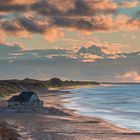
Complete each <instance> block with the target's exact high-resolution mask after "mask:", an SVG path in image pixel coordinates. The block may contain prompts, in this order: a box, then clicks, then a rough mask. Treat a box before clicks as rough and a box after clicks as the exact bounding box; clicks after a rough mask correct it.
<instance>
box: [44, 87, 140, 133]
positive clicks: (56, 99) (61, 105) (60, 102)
mask: <svg viewBox="0 0 140 140" xmlns="http://www.w3.org/2000/svg"><path fill="white" fill-rule="evenodd" d="M87 88H88V87H87ZM58 91H59V90H58ZM59 92H61V90H60V91H59ZM64 92H65V91H64ZM65 94H78V93H72V92H70V91H66V93H61V94H60V93H59V95H58V93H55V94H50V95H49V96H48V99H49V100H50V102H49V103H47V104H46V106H53V107H55V108H58V109H60V110H63V111H64V112H67V113H70V114H71V115H72V116H81V117H87V118H94V119H98V120H101V121H102V122H105V123H108V124H110V125H113V126H114V127H116V128H118V129H121V130H124V131H126V132H128V131H129V132H132V133H133V132H135V133H139V132H140V131H136V130H133V129H129V128H127V127H122V126H120V125H117V124H115V123H113V122H111V121H109V120H106V119H103V118H99V117H96V116H88V115H84V114H80V113H77V112H75V111H76V110H75V109H70V108H67V107H64V103H65V102H69V101H66V100H68V98H66V97H64V96H63V95H65ZM52 98H54V99H53V100H52ZM56 103H57V104H56Z"/></svg>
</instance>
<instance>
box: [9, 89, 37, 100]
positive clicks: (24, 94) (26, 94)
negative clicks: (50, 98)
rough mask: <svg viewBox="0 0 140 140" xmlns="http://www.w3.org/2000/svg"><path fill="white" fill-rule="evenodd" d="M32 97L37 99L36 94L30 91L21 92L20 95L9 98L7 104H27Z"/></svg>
mask: <svg viewBox="0 0 140 140" xmlns="http://www.w3.org/2000/svg"><path fill="white" fill-rule="evenodd" d="M33 95H35V96H36V97H37V98H38V96H37V94H36V93H34V92H32V91H23V92H22V93H21V94H20V95H18V96H13V97H12V98H10V99H9V100H8V102H29V100H30V98H31V97H32V96H33ZM38 101H39V98H38Z"/></svg>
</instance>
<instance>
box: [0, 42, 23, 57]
mask: <svg viewBox="0 0 140 140" xmlns="http://www.w3.org/2000/svg"><path fill="white" fill-rule="evenodd" d="M20 50H22V49H21V44H19V43H14V44H9V43H3V42H1V43H0V59H9V58H10V57H11V53H15V52H18V51H20Z"/></svg>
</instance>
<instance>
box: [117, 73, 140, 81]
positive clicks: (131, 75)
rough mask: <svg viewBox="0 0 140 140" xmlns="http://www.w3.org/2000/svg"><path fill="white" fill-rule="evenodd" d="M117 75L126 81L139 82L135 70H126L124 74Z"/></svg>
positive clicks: (139, 77) (138, 76)
mask: <svg viewBox="0 0 140 140" xmlns="http://www.w3.org/2000/svg"><path fill="white" fill-rule="evenodd" d="M117 77H118V78H120V79H122V80H126V81H135V82H140V74H139V73H137V72H136V71H128V72H126V73H125V74H124V75H118V76H117Z"/></svg>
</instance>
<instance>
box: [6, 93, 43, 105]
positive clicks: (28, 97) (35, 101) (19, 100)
mask: <svg viewBox="0 0 140 140" xmlns="http://www.w3.org/2000/svg"><path fill="white" fill-rule="evenodd" d="M8 106H12V107H14V106H35V107H43V101H41V100H40V99H39V97H38V96H37V94H36V93H35V92H32V91H24V92H22V93H21V94H19V95H16V96H13V97H11V98H10V99H9V100H8Z"/></svg>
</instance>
